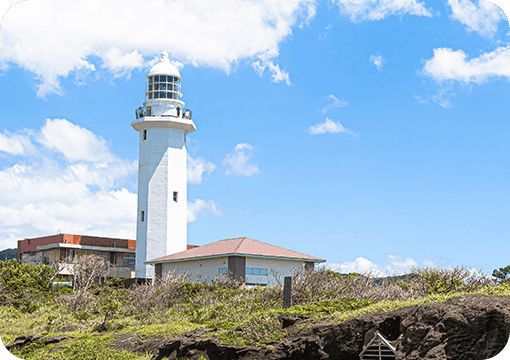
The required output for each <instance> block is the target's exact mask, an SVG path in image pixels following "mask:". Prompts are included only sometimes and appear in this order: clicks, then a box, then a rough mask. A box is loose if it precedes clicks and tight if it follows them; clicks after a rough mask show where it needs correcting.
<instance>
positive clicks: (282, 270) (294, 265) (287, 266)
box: [246, 257, 305, 286]
mask: <svg viewBox="0 0 510 360" xmlns="http://www.w3.org/2000/svg"><path fill="white" fill-rule="evenodd" d="M304 265H305V262H304V261H295V260H279V259H263V258H251V257H247V258H246V268H257V269H267V276H265V275H248V274H246V283H251V284H266V285H268V286H273V285H276V284H277V281H276V279H275V276H274V275H273V273H274V274H275V275H277V277H278V279H279V280H280V281H281V282H282V283H283V278H284V277H285V276H291V275H292V272H293V271H294V270H296V269H303V267H304Z"/></svg>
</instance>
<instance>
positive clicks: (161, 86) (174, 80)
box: [146, 75, 182, 100]
mask: <svg viewBox="0 0 510 360" xmlns="http://www.w3.org/2000/svg"><path fill="white" fill-rule="evenodd" d="M146 85H147V89H148V91H147V93H146V96H147V99H175V100H180V99H181V96H182V94H181V79H180V78H179V77H177V76H171V75H151V76H148V77H147V83H146ZM158 90H170V91H169V92H166V93H165V92H160V91H158Z"/></svg>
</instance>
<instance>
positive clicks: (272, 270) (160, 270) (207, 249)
mask: <svg viewBox="0 0 510 360" xmlns="http://www.w3.org/2000/svg"><path fill="white" fill-rule="evenodd" d="M325 261H326V260H323V259H320V258H317V257H314V256H310V255H307V254H303V253H300V252H297V251H293V250H289V249H285V248H282V247H279V246H275V245H271V244H268V243H264V242H262V241H258V240H254V239H250V238H247V237H241V238H234V239H226V240H220V241H216V242H213V243H210V244H207V245H202V246H200V247H196V248H193V249H190V250H186V251H181V252H178V253H175V254H171V255H167V256H163V257H160V258H157V259H153V260H149V261H146V262H145V264H150V265H154V266H155V267H156V276H159V277H161V276H164V275H166V274H167V273H170V272H178V273H182V272H186V273H188V275H189V277H190V280H197V279H203V280H205V281H209V280H212V279H214V278H215V277H216V276H222V275H226V276H230V277H233V278H234V279H236V280H238V281H241V282H245V283H246V284H247V285H273V284H275V283H276V282H277V280H276V279H277V278H278V277H280V278H282V277H284V276H287V275H290V274H291V273H292V272H293V271H295V270H296V269H300V268H304V269H307V270H311V269H313V268H314V265H315V263H322V262H325ZM269 275H273V276H269Z"/></svg>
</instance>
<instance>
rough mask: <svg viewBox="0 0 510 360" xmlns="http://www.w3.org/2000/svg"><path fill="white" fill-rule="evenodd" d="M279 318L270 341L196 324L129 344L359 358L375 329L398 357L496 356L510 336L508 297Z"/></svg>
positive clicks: (176, 351)
mask: <svg viewBox="0 0 510 360" xmlns="http://www.w3.org/2000/svg"><path fill="white" fill-rule="evenodd" d="M281 320H282V327H283V326H285V327H287V328H289V329H291V330H292V331H289V336H287V338H285V339H284V340H283V341H282V342H274V343H271V345H272V346H271V347H262V348H260V347H239V346H229V345H221V344H219V342H218V340H216V339H207V338H203V337H202V336H203V335H204V334H207V333H209V332H212V331H216V330H217V329H197V330H195V331H192V332H190V333H187V334H185V335H184V336H181V337H179V338H177V339H151V340H147V341H146V342H144V343H141V341H140V339H135V338H132V342H131V345H130V347H131V350H132V351H147V352H149V353H151V354H152V355H153V358H152V360H161V359H163V358H167V359H169V360H173V359H177V358H190V359H198V358H199V357H200V356H203V357H205V358H206V359H208V360H215V359H229V360H230V359H231V360H248V359H254V358H257V359H259V360H261V359H266V360H276V359H288V360H303V359H307V360H308V359H309V360H319V359H320V360H322V359H342V360H359V354H360V353H361V352H362V350H363V347H364V345H365V344H366V343H367V342H368V341H370V340H371V338H372V337H373V335H374V334H375V332H376V331H378V332H380V333H381V334H382V335H383V336H384V337H385V338H386V339H387V340H388V341H389V342H390V343H391V344H392V346H393V347H394V348H395V349H396V350H397V359H399V360H418V359H419V360H432V359H441V360H444V359H446V360H448V359H459V360H468V359H469V360H482V359H488V358H491V357H494V356H496V355H497V354H498V353H499V352H501V350H503V348H504V347H505V345H506V343H507V341H508V335H509V332H510V298H506V297H495V296H494V297H489V296H476V295H463V296H458V297H454V298H451V299H449V300H448V301H446V302H444V303H441V304H437V303H429V304H424V305H421V306H417V305H415V306H410V307H406V308H402V309H398V310H395V311H390V312H386V313H380V314H369V315H365V316H359V317H354V318H351V319H348V320H346V321H343V322H341V323H331V322H326V321H324V322H322V323H318V324H315V325H314V326H312V327H308V328H305V329H303V330H299V329H298V328H293V327H292V326H293V325H296V324H298V323H299V322H300V321H301V322H302V321H305V320H306V319H305V318H300V317H299V316H296V315H289V316H285V317H282V318H281ZM235 330H236V329H235ZM239 330H240V331H242V329H239ZM126 339H127V338H126ZM126 341H127V340H126ZM127 342H128V343H129V341H127ZM133 345H134V346H135V347H134V348H133ZM126 350H129V349H126Z"/></svg>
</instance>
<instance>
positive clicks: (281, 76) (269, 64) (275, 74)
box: [251, 50, 290, 85]
mask: <svg viewBox="0 0 510 360" xmlns="http://www.w3.org/2000/svg"><path fill="white" fill-rule="evenodd" d="M276 57H278V52H277V51H274V50H269V51H267V52H266V53H264V54H262V55H259V56H258V58H259V60H257V61H253V62H252V63H251V66H252V67H253V69H254V70H255V72H256V73H257V74H258V75H259V76H260V77H262V76H263V75H264V71H265V70H266V68H267V69H269V71H270V72H271V81H272V82H274V83H279V82H282V81H285V83H286V84H287V85H290V78H289V74H288V73H287V72H286V71H284V70H281V69H280V65H278V64H276V65H275V64H274V62H273V60H272V59H273V58H276Z"/></svg>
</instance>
